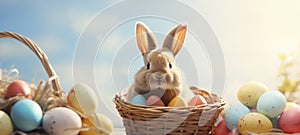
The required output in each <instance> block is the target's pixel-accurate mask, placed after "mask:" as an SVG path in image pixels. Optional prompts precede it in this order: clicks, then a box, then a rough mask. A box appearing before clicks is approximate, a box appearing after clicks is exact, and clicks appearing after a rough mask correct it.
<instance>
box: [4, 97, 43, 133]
mask: <svg viewBox="0 0 300 135" xmlns="http://www.w3.org/2000/svg"><path fill="white" fill-rule="evenodd" d="M10 116H11V119H12V121H13V123H14V125H15V126H16V127H17V128H18V129H19V130H21V131H24V132H29V131H32V130H34V129H36V128H37V127H38V126H39V125H40V123H41V121H42V117H43V112H42V109H41V107H40V106H39V105H38V104H37V103H36V102H34V101H32V100H29V99H24V100H20V101H18V102H17V103H16V104H14V105H13V107H12V109H11V111H10Z"/></svg>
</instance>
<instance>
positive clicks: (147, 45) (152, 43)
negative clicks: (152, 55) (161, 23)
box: [136, 22, 157, 55]
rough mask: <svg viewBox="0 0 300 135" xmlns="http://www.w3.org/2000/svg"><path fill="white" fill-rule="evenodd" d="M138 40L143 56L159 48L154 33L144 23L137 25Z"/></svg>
mask: <svg viewBox="0 0 300 135" xmlns="http://www.w3.org/2000/svg"><path fill="white" fill-rule="evenodd" d="M136 40H137V45H138V47H139V49H140V51H141V53H142V54H143V55H145V54H146V53H147V52H149V51H151V50H153V49H156V48H157V43H156V40H155V38H154V36H153V33H152V31H151V30H150V29H149V28H148V27H147V26H146V25H145V24H144V23H142V22H137V23H136Z"/></svg>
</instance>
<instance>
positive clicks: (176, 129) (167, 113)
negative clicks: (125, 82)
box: [114, 87, 225, 135]
mask: <svg viewBox="0 0 300 135" xmlns="http://www.w3.org/2000/svg"><path fill="white" fill-rule="evenodd" d="M191 90H192V91H193V92H194V94H200V95H202V96H203V97H204V98H205V99H206V100H207V102H208V104H206V105H199V106H195V107H191V106H190V107H153V106H139V105H133V104H130V103H128V102H126V101H125V100H124V96H125V95H124V94H123V95H122V94H121V93H119V94H117V95H116V96H115V98H114V102H115V104H116V108H117V110H118V111H119V114H120V115H121V117H122V118H123V124H124V126H125V129H126V134H128V135H150V134H151V135H160V134H174V135H179V134H180V135H209V134H213V132H212V130H213V127H214V124H215V122H216V120H217V118H218V117H219V114H220V113H221V111H222V110H223V107H224V105H225V103H224V102H223V101H221V99H220V98H219V97H218V96H216V95H215V94H210V93H209V92H206V91H203V90H200V89H198V88H196V87H191Z"/></svg>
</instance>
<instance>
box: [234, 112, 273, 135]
mask: <svg viewBox="0 0 300 135" xmlns="http://www.w3.org/2000/svg"><path fill="white" fill-rule="evenodd" d="M238 130H239V132H240V133H241V134H242V135H248V133H268V132H271V130H272V122H271V121H270V120H269V118H267V117H266V116H265V115H263V114H260V113H249V114H246V115H245V116H243V117H242V118H241V119H240V120H239V122H238Z"/></svg>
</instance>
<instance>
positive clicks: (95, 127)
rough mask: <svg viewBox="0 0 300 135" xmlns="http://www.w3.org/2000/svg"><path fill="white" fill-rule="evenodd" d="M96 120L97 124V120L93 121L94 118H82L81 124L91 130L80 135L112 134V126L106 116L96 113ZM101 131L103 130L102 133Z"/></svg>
mask: <svg viewBox="0 0 300 135" xmlns="http://www.w3.org/2000/svg"><path fill="white" fill-rule="evenodd" d="M97 118H98V120H99V124H97V123H98V122H97V119H95V117H94V116H90V117H89V118H83V119H82V124H83V125H87V126H88V127H89V128H91V129H90V130H88V131H81V132H80V135H109V134H110V133H111V132H112V130H113V124H112V121H111V120H110V119H109V118H108V117H107V116H105V115H103V114H100V113H97ZM103 129H104V130H105V131H104V132H103Z"/></svg>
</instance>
